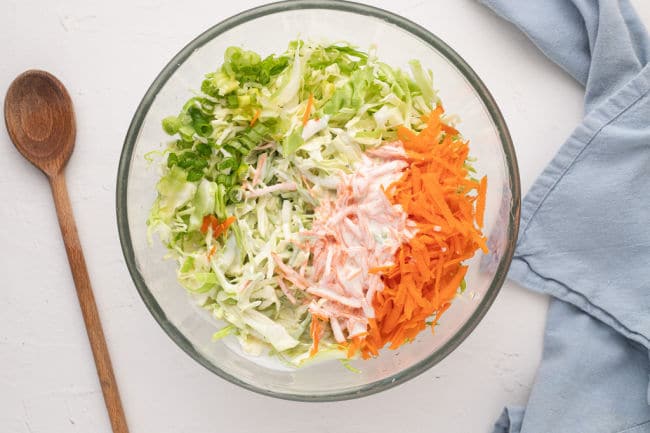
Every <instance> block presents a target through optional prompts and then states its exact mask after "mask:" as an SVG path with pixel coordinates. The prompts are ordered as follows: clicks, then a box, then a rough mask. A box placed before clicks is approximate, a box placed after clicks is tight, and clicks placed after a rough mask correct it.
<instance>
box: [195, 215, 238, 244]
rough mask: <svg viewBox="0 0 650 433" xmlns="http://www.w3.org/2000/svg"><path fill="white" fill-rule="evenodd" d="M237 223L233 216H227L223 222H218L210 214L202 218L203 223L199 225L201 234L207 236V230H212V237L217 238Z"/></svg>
mask: <svg viewBox="0 0 650 433" xmlns="http://www.w3.org/2000/svg"><path fill="white" fill-rule="evenodd" d="M235 221H237V218H235V217H234V216H229V217H228V218H226V219H225V220H223V222H219V220H218V219H217V217H216V216H214V215H212V214H210V215H206V216H204V217H203V223H202V224H201V233H203V234H207V233H208V229H209V228H212V236H213V237H215V238H217V237H219V236H221V235H222V234H224V233H226V232H227V231H228V227H230V226H231V225H232V223H234V222H235Z"/></svg>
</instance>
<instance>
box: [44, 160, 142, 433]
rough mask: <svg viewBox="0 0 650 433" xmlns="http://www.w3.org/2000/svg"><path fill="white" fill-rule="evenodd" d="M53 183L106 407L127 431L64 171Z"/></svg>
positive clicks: (119, 432) (118, 430)
mask: <svg viewBox="0 0 650 433" xmlns="http://www.w3.org/2000/svg"><path fill="white" fill-rule="evenodd" d="M50 186H51V187H52V195H53V196H54V203H55V205H56V213H57V216H58V217H59V225H60V226H61V234H62V235H63V242H64V243H65V251H66V253H67V254H68V262H69V263H70V270H71V271H72V277H73V279H74V284H75V286H76V287H77V297H78V298H79V305H80V306H81V313H82V314H83V318H84V322H85V323H86V332H87V333H88V339H89V340H90V347H91V348H92V351H93V356H94V358H95V366H96V367H97V375H98V376H99V382H100V384H101V386H102V392H103V393H104V402H105V403H106V409H108V416H109V418H110V420H111V425H112V427H113V433H128V432H129V429H128V427H127V425H126V418H125V416H124V410H123V409H122V402H121V401H120V394H119V392H118V389H117V383H116V382H115V376H114V375H113V367H112V365H111V358H110V356H109V355H108V349H107V347H106V340H105V338H104V331H103V330H102V324H101V322H100V320H99V313H98V312H97V305H95V296H94V295H93V290H92V287H91V286H90V279H89V277H88V270H87V269H86V260H85V259H84V256H83V251H82V250H81V243H80V242H79V235H78V233H77V226H76V224H75V222H74V216H73V214H72V207H71V206H70V198H69V197H68V189H67V187H66V183H65V177H64V175H63V173H62V172H61V173H58V174H56V175H54V176H52V177H50Z"/></svg>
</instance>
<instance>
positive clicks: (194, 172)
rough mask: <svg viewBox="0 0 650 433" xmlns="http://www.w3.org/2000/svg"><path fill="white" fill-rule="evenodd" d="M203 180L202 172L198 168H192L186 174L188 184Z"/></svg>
mask: <svg viewBox="0 0 650 433" xmlns="http://www.w3.org/2000/svg"><path fill="white" fill-rule="evenodd" d="M201 179H203V170H201V169H200V168H192V169H191V170H190V171H189V172H188V173H187V181H188V182H196V181H199V180H201Z"/></svg>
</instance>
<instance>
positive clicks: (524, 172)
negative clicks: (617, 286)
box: [0, 0, 650, 433]
mask: <svg viewBox="0 0 650 433" xmlns="http://www.w3.org/2000/svg"><path fill="white" fill-rule="evenodd" d="M260 3H261V2H258V1H251V0H248V1H240V2H225V1H216V0H200V1H199V0H195V1H193V2H180V1H178V0H131V1H127V0H119V1H111V2H95V1H83V0H74V1H61V2H44V1H38V0H3V1H2V14H0V47H2V48H1V49H0V52H2V57H3V61H2V62H0V94H2V95H4V93H5V91H6V88H7V86H8V85H9V83H10V81H11V80H12V79H13V78H14V77H15V76H16V75H17V74H19V73H20V72H22V71H23V70H25V69H28V68H42V69H46V70H49V71H51V72H52V73H54V74H55V75H56V76H58V77H59V78H60V79H61V80H62V81H63V82H64V83H65V84H66V85H67V87H68V89H69V90H70V92H71V94H72V99H73V100H74V103H75V106H76V112H77V121H78V125H79V126H78V128H79V129H78V137H77V148H76V150H75V153H74V155H73V157H72V159H71V161H70V163H69V166H68V171H67V178H68V184H69V188H70V195H71V198H72V202H73V207H74V210H75V213H76V217H77V223H78V226H79V233H80V237H81V240H82V244H83V245H84V247H85V253H86V259H87V262H88V268H89V272H90V275H91V279H92V281H93V285H94V288H95V293H96V297H97V302H98V305H99V309H100V314H101V317H102V321H103V324H104V328H105V332H106V336H107V338H108V345H109V348H110V351H111V355H112V359H113V364H114V367H115V374H116V376H117V380H118V382H119V386H120V388H121V392H122V399H123V402H124V406H125V410H126V414H127V417H128V421H129V424H130V428H131V431H132V432H133V433H138V432H156V433H207V432H217V431H219V432H232V433H243V432H251V433H252V432H260V431H264V432H265V433H275V432H277V433H280V432H281V433H292V432H302V431H307V430H311V431H318V432H334V431H336V432H337V433H347V432H374V433H383V432H393V431H408V432H411V433H418V432H423V433H424V432H428V433H435V432H445V433H454V432H459V433H465V432H472V433H474V432H488V431H490V426H491V424H492V423H493V421H494V420H495V418H496V417H497V416H498V414H499V412H500V411H501V408H502V406H503V405H504V404H506V403H515V404H516V403H524V402H525V401H526V398H527V395H528V393H529V391H530V386H531V383H532V380H533V378H534V374H535V370H536V367H537V365H538V362H539V359H540V353H541V342H542V332H543V325H544V315H545V311H546V305H547V302H546V299H545V298H544V297H541V296H537V295H534V294H531V293H529V292H527V291H524V290H522V289H521V288H519V287H516V286H515V285H513V284H511V283H508V284H506V286H505V287H504V288H503V290H502V293H501V294H500V296H499V297H498V299H497V301H496V302H495V304H494V306H493V308H492V309H491V310H490V312H489V313H488V314H487V316H486V317H485V319H484V320H483V322H482V323H481V324H480V325H479V326H478V328H477V329H476V330H475V332H474V333H473V334H472V335H471V336H470V337H469V338H468V339H467V340H466V341H465V342H464V343H463V344H462V345H461V346H460V348H459V349H457V350H456V351H455V352H454V353H452V354H451V355H450V356H449V357H448V358H447V359H445V360H444V361H443V362H442V363H440V364H439V365H438V366H436V367H434V368H433V369H431V370H430V371H428V372H427V373H425V374H423V375H421V376H419V377H418V378H416V379H414V380H412V381H410V382H408V383H406V384H404V385H402V386H399V387H397V388H394V389H392V390H389V391H387V392H384V393H381V394H379V395H374V396H371V397H367V398H363V399H360V400H355V401H347V402H341V403H328V404H306V403H294V402H287V401H280V400H275V399H272V398H268V397H263V396H259V395H257V394H253V393H251V392H249V391H245V390H242V389H239V388H237V387H235V386H234V385H231V384H229V383H227V382H225V381H223V380H221V379H219V378H217V377H216V376H214V375H213V374H212V373H210V372H208V371H207V370H205V369H203V367H201V366H199V365H198V364H196V363H195V362H194V361H192V360H191V359H190V358H188V357H187V356H186V355H185V354H184V353H183V352H181V350H180V349H178V348H177V347H176V346H175V345H174V343H173V342H172V341H171V340H170V339H169V338H168V337H167V336H166V335H165V334H164V333H163V332H162V330H161V329H160V328H159V327H158V325H157V324H156V323H155V321H154V320H153V318H152V317H151V316H150V314H149V313H148V312H147V310H146V309H145V307H144V305H143V303H142V302H141V301H140V299H139V298H138V296H137V293H136V291H135V288H134V286H133V284H132V283H131V280H130V278H129V275H128V273H127V270H126V266H125V264H124V260H123V258H122V253H121V251H120V246H119V241H118V236H117V228H116V224H115V204H114V196H115V191H114V190H115V177H116V171H117V163H118V158H119V153H120V150H121V146H122V140H123V138H124V135H125V132H126V129H127V127H128V124H129V121H130V119H131V116H132V114H133V112H134V110H135V107H136V105H137V104H138V102H139V100H140V98H141V97H142V95H143V93H144V91H145V89H146V88H147V86H148V85H149V84H150V83H151V81H152V80H153V78H154V77H155V75H156V74H157V73H158V72H159V70H160V69H161V68H162V67H163V66H164V64H165V63H166V62H167V61H168V60H169V59H170V58H171V56H172V55H174V54H175V53H176V52H177V51H178V50H179V49H180V48H181V47H182V46H184V45H185V44H186V43H187V42H188V41H189V40H191V39H192V38H193V37H194V36H196V35H197V34H198V33H200V32H201V31H203V30H204V29H206V28H207V27H209V26H211V25H212V24H214V23H216V22H218V21H220V20H222V19H224V18H226V17H228V16H230V15H232V14H234V13H237V12H239V11H241V10H243V9H246V8H249V7H253V6H255V5H257V4H260ZM370 3H372V4H374V5H376V6H380V7H383V8H386V9H389V10H392V11H394V12H397V13H400V14H402V15H404V16H406V17H407V18H410V19H412V20H414V21H416V22H418V23H420V24H422V25H423V26H425V27H427V28H429V29H430V30H432V31H433V32H435V33H436V34H438V35H439V36H441V37H442V38H443V39H444V40H446V41H447V42H448V43H449V44H450V45H451V46H452V47H454V48H455V49H456V50H457V51H458V52H459V53H460V54H461V55H462V56H463V57H464V58H465V59H466V60H467V61H468V62H469V63H470V65H472V66H473V67H474V69H475V70H476V71H477V72H478V74H479V75H480V76H481V77H482V78H483V80H484V81H485V82H486V84H487V86H488V87H489V88H490V89H491V91H492V93H493V95H494V97H495V98H496V100H497V102H498V103H499V105H500V107H501V109H502V111H503V113H504V115H505V117H506V119H507V121H508V124H509V126H510V130H511V133H512V136H513V139H514V141H515V145H516V148H517V153H518V158H519V164H520V169H521V177H522V185H523V188H524V191H525V190H527V189H528V187H529V186H530V185H531V183H532V181H533V180H534V178H535V177H536V176H537V175H538V174H539V172H540V171H541V170H542V168H543V167H544V165H545V164H546V163H547V161H548V160H549V159H550V158H551V157H552V156H553V154H554V153H555V151H556V150H557V148H558V146H559V145H560V144H561V143H562V142H563V140H564V139H565V138H566V137H567V135H568V134H569V133H570V132H571V130H572V129H573V127H574V126H575V125H576V123H577V122H578V121H579V119H580V117H581V113H582V90H581V88H580V87H579V86H578V85H577V84H576V83H575V82H573V81H572V80H571V79H570V78H569V77H568V76H567V75H566V74H564V73H563V72H562V71H561V70H560V69H559V68H558V67H556V66H554V65H553V64H551V63H550V62H549V61H547V60H546V59H545V58H544V57H543V56H542V55H541V54H539V52H538V51H537V50H536V49H535V48H534V47H533V45H532V44H531V43H530V42H528V40H526V38H525V37H524V36H522V35H521V34H520V33H519V32H517V31H516V30H515V29H514V28H513V27H511V26H509V25H507V24H505V23H504V22H502V21H501V20H500V19H498V18H496V17H495V16H494V15H493V14H492V13H490V12H489V11H488V10H487V9H485V8H484V7H482V6H480V5H478V4H477V3H475V2H474V1H472V0H456V1H451V0H436V1H423V0H419V1H418V0H405V1H402V2H399V3H400V4H401V5H399V6H398V2H391V1H388V0H384V1H379V0H375V1H372V2H370ZM633 3H635V4H636V6H637V8H638V9H639V12H640V13H641V14H642V15H643V16H644V19H645V20H646V22H648V21H650V4H648V3H644V2H642V1H641V0H636V1H634V2H633ZM437 18H438V19H437ZM261 37H262V36H261ZM0 129H2V131H0V199H1V202H2V205H1V206H0V221H1V222H2V224H0V241H1V242H2V248H3V253H2V254H0V257H1V258H0V274H1V275H3V277H4V279H5V281H4V283H3V284H2V287H1V288H0V432H3V433H4V432H8V433H13V432H16V433H46V432H47V433H62V432H80V433H81V432H83V433H86V432H95V433H103V432H109V431H110V427H109V424H108V419H107V415H106V412H105V409H104V405H103V400H102V396H101V392H100V388H99V384H98V381H97V378H96V374H95V368H94V364H93V362H92V355H91V353H90V350H89V347H88V343H87V339H86V335H85V331H84V328H83V322H82V319H81V315H80V312H79V308H78V306H77V300H76V296H75V293H74V287H73V284H72V278H71V276H70V273H69V270H68V264H67V261H66V257H65V253H64V250H63V244H62V241H61V237H60V234H59V228H58V226H57V223H56V216H55V213H54V207H53V205H52V200H51V197H50V191H49V188H48V185H47V182H46V180H45V178H44V177H43V176H42V175H41V174H40V173H39V172H38V171H37V170H36V169H35V168H33V167H32V166H30V165H29V164H28V163H27V162H25V161H24V160H23V159H22V157H21V156H20V155H19V154H18V153H17V152H16V151H15V149H14V148H13V146H11V144H10V142H9V138H8V137H7V134H6V132H5V131H4V129H3V128H0ZM379 414H382V415H381V416H379ZM260 425H261V426H263V427H260Z"/></svg>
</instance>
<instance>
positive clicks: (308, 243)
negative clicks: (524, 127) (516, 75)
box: [148, 40, 487, 366]
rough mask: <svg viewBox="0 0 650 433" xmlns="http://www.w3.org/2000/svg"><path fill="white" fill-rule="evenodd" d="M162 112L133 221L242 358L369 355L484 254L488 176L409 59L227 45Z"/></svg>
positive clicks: (446, 293)
mask: <svg viewBox="0 0 650 433" xmlns="http://www.w3.org/2000/svg"><path fill="white" fill-rule="evenodd" d="M224 57H225V59H224V63H223V65H222V66H221V67H220V68H219V69H218V70H217V71H215V72H211V73H209V74H207V75H206V76H205V80H204V81H203V83H202V84H201V91H200V93H198V94H197V96H195V97H193V98H192V99H190V100H189V101H188V102H187V103H186V104H185V105H184V106H183V107H182V110H181V111H180V114H179V115H178V116H172V117H168V118H166V119H164V120H163V122H162V124H163V128H164V130H165V131H166V132H167V133H168V134H170V135H172V136H174V141H172V142H171V143H170V144H169V146H168V148H167V149H166V151H165V155H166V161H165V163H164V165H163V167H162V177H161V179H160V181H159V182H158V186H157V189H158V198H157V199H156V201H155V203H154V204H153V207H152V209H151V214H150V216H149V220H148V226H149V234H150V235H151V234H152V233H156V234H157V235H158V236H159V237H160V239H161V240H162V242H163V243H164V244H165V245H166V246H167V247H168V248H169V252H170V255H171V257H173V258H174V259H175V260H177V261H178V281H179V282H180V284H182V285H183V286H184V287H185V288H186V289H187V290H188V291H189V292H190V293H192V294H194V295H195V297H196V298H197V301H198V302H199V303H200V304H201V306H202V307H203V308H205V309H207V310H209V311H210V312H211V313H212V314H213V315H214V317H215V318H217V319H221V320H222V321H223V322H225V323H226V326H225V327H223V328H222V329H221V330H219V331H218V332H216V333H215V335H214V339H219V338H223V337H225V336H228V335H233V336H235V337H236V338H237V339H238V340H239V342H240V343H241V346H242V348H243V349H244V350H245V351H246V352H247V353H250V354H254V355H262V354H265V355H276V356H278V357H280V358H281V359H282V360H284V361H286V362H288V363H290V364H291V365H295V366H300V365H303V364H305V363H306V362H307V361H309V360H313V359H327V358H353V357H358V356H361V357H363V358H366V359H367V358H370V357H374V356H377V355H378V354H379V350H380V349H382V348H384V347H386V346H389V347H390V348H391V349H395V348H398V347H399V346H400V345H402V344H404V343H407V342H409V341H412V340H413V339H414V338H415V337H416V335H417V334H418V333H419V332H420V331H422V330H423V329H425V328H426V327H427V326H432V327H433V326H434V325H435V324H436V323H437V321H438V320H439V319H440V316H441V315H442V314H443V312H444V311H445V310H446V309H447V308H448V307H449V306H450V304H451V302H452V300H453V298H454V297H455V295H456V293H457V292H459V291H462V290H464V289H465V280H464V277H465V273H466V271H467V266H466V265H464V264H463V263H464V261H465V260H467V259H469V258H471V257H472V256H473V255H474V253H475V251H476V250H478V249H482V250H483V251H487V247H486V240H485V238H484V236H483V235H482V232H481V229H482V226H483V212H484V207H485V193H486V188H487V180H486V178H485V177H483V178H482V179H480V180H479V179H477V178H474V177H473V175H474V173H475V172H474V169H473V168H472V166H471V162H472V160H471V159H470V157H469V155H468V154H469V148H468V142H467V141H466V140H464V139H463V138H462V136H461V135H460V133H459V132H458V131H457V130H456V129H455V128H454V126H453V122H452V121H450V118H449V117H447V116H445V113H444V110H443V107H442V104H441V102H440V100H439V99H438V97H437V95H436V92H435V91H434V89H433V81H432V74H431V72H429V71H426V70H424V69H423V68H422V67H421V65H420V63H419V62H418V61H415V60H414V61H411V62H410V63H409V66H410V71H409V72H408V73H407V72H405V71H403V70H400V69H397V68H393V67H391V66H389V65H387V64H385V63H382V62H381V61H379V60H378V59H377V57H376V56H375V54H374V52H373V51H370V52H369V53H366V52H362V51H359V50H357V49H356V48H354V47H351V46H350V45H348V44H344V43H337V44H333V45H323V44H316V43H312V42H306V41H300V40H299V41H293V42H291V43H290V44H289V47H288V49H287V51H286V52H284V53H282V54H281V55H271V56H268V57H266V58H262V57H260V56H259V55H258V54H256V53H254V52H251V51H246V50H243V49H241V48H237V47H231V48H228V49H227V50H226V52H225V56H224Z"/></svg>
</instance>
